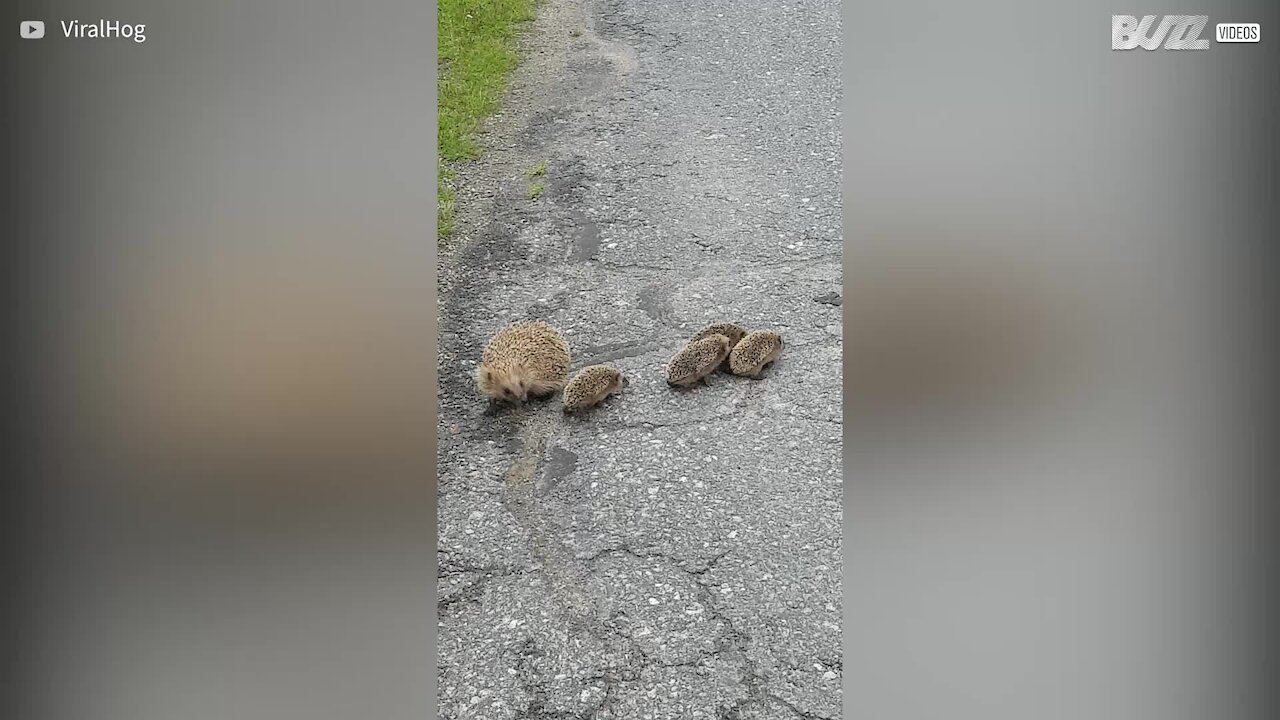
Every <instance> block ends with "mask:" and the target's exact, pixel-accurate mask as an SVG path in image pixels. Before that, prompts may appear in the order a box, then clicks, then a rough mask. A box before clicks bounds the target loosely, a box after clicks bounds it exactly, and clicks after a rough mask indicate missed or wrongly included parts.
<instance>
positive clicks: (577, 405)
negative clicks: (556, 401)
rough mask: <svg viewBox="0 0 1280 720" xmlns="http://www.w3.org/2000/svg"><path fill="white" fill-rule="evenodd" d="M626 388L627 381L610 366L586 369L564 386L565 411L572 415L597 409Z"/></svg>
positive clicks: (593, 366) (592, 366)
mask: <svg viewBox="0 0 1280 720" xmlns="http://www.w3.org/2000/svg"><path fill="white" fill-rule="evenodd" d="M626 386H627V379H626V378H625V377H623V376H622V373H620V372H618V371H617V370H614V369H613V368H611V367H609V366H608V365H591V366H588V367H584V368H582V370H580V371H578V374H577V375H574V376H573V379H572V380H570V381H569V384H568V385H565V386H564V411H565V412H567V413H572V412H579V411H582V410H587V409H589V408H592V407H595V406H596V405H598V404H600V403H601V402H603V401H604V399H605V398H607V397H609V396H610V395H612V394H614V393H620V392H622V389H623V388H624V387H626Z"/></svg>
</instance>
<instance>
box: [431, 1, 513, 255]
mask: <svg viewBox="0 0 1280 720" xmlns="http://www.w3.org/2000/svg"><path fill="white" fill-rule="evenodd" d="M537 4H538V0H439V2H438V4H437V13H438V14H437V31H438V32H437V38H438V40H439V55H438V57H437V63H438V69H439V72H438V78H439V81H438V85H437V88H438V95H437V101H438V107H439V109H438V111H437V117H438V122H439V136H438V138H437V142H438V144H439V151H440V161H441V163H442V164H447V163H455V162H459V161H465V160H473V159H475V158H477V157H479V155H480V152H481V147H480V146H479V144H478V143H477V142H476V137H475V133H476V130H477V129H478V128H479V127H480V121H481V120H483V119H484V118H485V117H488V116H489V115H491V114H493V112H494V111H495V110H497V109H498V104H499V102H500V101H501V99H502V95H503V93H504V92H506V89H507V82H508V79H509V78H510V76H511V71H512V70H515V68H516V64H517V62H518V60H519V58H518V56H517V53H516V42H517V39H518V33H519V31H520V29H521V25H522V24H523V23H526V22H528V21H530V20H532V19H533V18H534V12H535V9H536V7H537ZM446 167H447V165H446V166H445V167H442V168H441V170H440V173H439V176H438V178H437V186H438V187H437V192H436V198H437V200H438V202H439V208H440V210H439V217H438V220H439V234H440V235H441V236H445V235H448V234H449V232H451V231H452V228H453V206H454V192H453V190H452V188H450V187H449V186H448V185H447V181H448V180H449V179H450V177H451V173H450V171H449V170H447V169H446Z"/></svg>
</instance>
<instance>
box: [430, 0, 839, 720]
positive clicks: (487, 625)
mask: <svg viewBox="0 0 1280 720" xmlns="http://www.w3.org/2000/svg"><path fill="white" fill-rule="evenodd" d="M838 11H839V5H838V3H837V2H835V1H834V0H822V1H820V2H804V3H798V2H791V3H779V2H777V1H776V0H750V1H743V0H735V1H734V2H728V1H727V0H718V1H712V2H699V3H678V2H658V1H657V0H618V1H604V2H591V1H583V0H550V1H549V2H548V3H547V4H546V5H545V6H544V8H543V10H542V11H541V15H540V18H539V20H538V21H537V23H536V24H535V27H534V29H533V33H532V35H531V36H530V37H529V39H528V43H527V44H528V49H527V52H528V57H529V60H528V62H526V63H525V64H524V65H523V66H522V67H521V69H520V70H519V71H518V72H517V74H516V77H515V81H514V82H515V84H514V88H513V91H512V94H511V97H510V99H509V101H508V103H507V108H506V109H505V110H504V111H503V112H502V113H500V115H499V116H498V117H497V118H495V120H494V122H493V123H492V124H491V127H490V128H489V130H488V135H487V137H486V144H487V145H488V146H489V147H490V150H489V152H488V153H487V154H486V156H485V158H484V159H483V160H481V161H479V162H477V163H474V164H472V165H470V166H468V167H465V168H462V170H461V177H460V183H461V186H460V189H459V204H460V208H461V210H460V214H459V217H458V219H457V231H456V233H455V236H454V237H453V238H452V239H450V240H449V241H448V242H447V243H445V244H444V245H443V246H442V248H441V261H440V263H441V264H440V282H441V295H440V299H441V306H440V313H441V316H440V321H441V348H440V350H441V361H440V384H441V395H440V403H441V425H440V431H439V437H440V457H439V480H440V486H439V553H440V554H439V559H440V568H439V573H440V574H439V598H440V599H439V628H440V636H439V637H440V639H439V669H440V675H439V710H440V717H442V718H477V719H479V718H483V719H485V720H489V719H500V718H601V719H603V718H628V719H630V718H636V719H639V718H654V719H655V720H660V719H666V718H672V719H675V718H727V719H739V720H746V719H748V718H792V717H797V718H836V717H839V716H840V709H841V689H840V687H841V682H842V679H841V674H842V653H841V635H840V626H841V571H842V567H841V555H840V541H841V515H842V511H841V430H842V428H841V415H842V412H841V336H840V322H841V311H842V308H841V306H840V299H839V294H840V286H841V279H842V278H841V266H840V264H841V240H842V238H841V224H840V194H839V187H840V141H839V121H840V119H839V104H840V80H839V65H840V50H839V38H840V25H839V17H838ZM541 163H545V173H544V174H543V175H542V176H541V177H539V178H536V179H531V178H529V177H528V176H527V173H529V172H530V171H532V170H533V169H534V168H535V167H537V166H538V165H539V164H541ZM534 182H539V183H542V184H543V185H544V188H545V189H544V190H543V191H542V192H541V194H538V195H537V197H535V198H531V197H530V195H531V194H532V193H531V191H530V187H531V185H532V184H533V183H534ZM525 317H536V318H542V319H545V320H547V321H548V322H550V323H552V324H554V325H555V326H556V327H558V328H560V329H561V331H562V332H564V333H565V335H566V337H567V339H568V340H569V344H570V348H571V351H572V354H573V360H574V368H575V369H576V368H578V367H582V366H584V365H587V364H592V363H597V362H606V363H610V364H613V365H614V366H616V367H617V368H619V369H620V370H621V371H622V372H623V373H624V374H626V375H627V376H628V377H629V379H630V381H631V384H630V387H629V388H628V389H627V391H626V393H625V394H623V395H621V396H618V397H616V398H614V399H612V400H611V401H609V402H608V404H606V405H605V406H603V407H601V408H599V409H598V410H597V411H596V412H594V413H593V414H591V415H589V416H587V417H585V418H582V419H573V418H566V417H564V416H563V414H562V413H561V410H560V404H559V399H558V398H557V399H554V400H552V401H549V402H544V403H534V404H531V405H529V406H527V407H525V408H523V409H520V410H517V411H511V412H505V413H499V414H491V413H488V412H486V404H485V403H484V401H483V400H482V399H481V398H480V397H478V396H477V394H476V391H475V388H474V382H473V380H472V377H473V373H474V371H475V367H476V363H477V362H478V360H479V356H480V351H481V349H482V347H483V345H484V343H485V341H486V340H487V339H488V338H489V337H490V336H491V335H492V334H493V333H494V332H495V331H496V330H498V329H499V328H500V327H502V326H503V325H504V324H506V323H507V322H509V321H511V320H514V319H518V318H525ZM718 320H732V321H736V322H740V323H742V324H744V325H746V326H747V327H749V328H753V329H754V328H759V329H774V330H777V331H780V332H781V333H782V334H783V336H784V338H785V339H786V347H785V349H784V352H783V355H782V358H781V359H780V360H779V362H778V363H777V364H776V365H775V366H774V368H773V369H772V371H771V372H770V373H769V374H768V375H767V377H766V378H765V379H762V380H754V381H753V380H749V379H744V378H736V377H731V376H727V375H723V374H717V375H715V376H713V378H712V383H711V386H710V387H702V388H695V389H693V390H690V391H683V392H682V391H676V390H672V389H670V388H668V387H667V386H666V384H665V381H664V376H663V368H664V364H665V362H666V361H667V359H668V358H669V357H670V356H671V355H672V354H673V353H674V352H675V351H676V350H678V349H679V348H680V347H681V345H682V344H683V343H684V342H685V341H686V340H687V339H688V338H689V337H690V336H691V335H693V334H694V333H695V332H697V331H698V330H699V329H701V327H702V326H703V325H704V324H706V323H708V322H712V321H718Z"/></svg>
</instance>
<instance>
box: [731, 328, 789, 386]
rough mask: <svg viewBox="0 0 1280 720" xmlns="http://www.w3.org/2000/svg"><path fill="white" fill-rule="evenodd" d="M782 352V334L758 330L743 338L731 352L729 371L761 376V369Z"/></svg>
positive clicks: (756, 376) (755, 376)
mask: <svg viewBox="0 0 1280 720" xmlns="http://www.w3.org/2000/svg"><path fill="white" fill-rule="evenodd" d="M781 354H782V336H781V335H779V334H778V333H776V332H772V331H770V330H757V331H755V332H753V333H748V334H747V336H746V337H744V338H742V341H741V342H739V343H738V344H737V345H736V346H735V347H734V348H733V352H732V353H730V354H729V371H730V372H732V373H733V374H734V375H742V376H744V377H754V378H758V377H760V371H762V370H764V368H765V366H766V365H768V364H769V363H771V362H773V361H774V360H777V359H778V356H779V355H781Z"/></svg>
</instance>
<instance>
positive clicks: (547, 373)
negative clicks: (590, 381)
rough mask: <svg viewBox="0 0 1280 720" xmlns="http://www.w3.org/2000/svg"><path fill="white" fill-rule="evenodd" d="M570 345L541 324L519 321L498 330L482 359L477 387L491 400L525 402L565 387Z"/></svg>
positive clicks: (548, 327)
mask: <svg viewBox="0 0 1280 720" xmlns="http://www.w3.org/2000/svg"><path fill="white" fill-rule="evenodd" d="M568 374H569V344H568V343H567V342H565V340H564V337H562V336H561V335H560V332H559V331H558V330H556V329H555V328H553V327H551V326H550V325H548V324H546V323H545V322H542V321H541V320H518V321H516V322H514V323H511V324H510V325H508V326H507V327H505V328H503V329H502V330H499V331H498V333H497V334H496V335H494V336H493V339H491V340H490V341H489V344H488V345H486V346H485V348H484V354H483V355H481V357H480V369H479V370H477V371H476V385H477V387H479V389H480V392H481V393H484V394H485V395H487V396H489V398H491V399H492V400H500V401H506V402H512V403H520V402H525V401H526V400H528V399H529V398H530V397H535V398H538V397H548V396H550V395H553V394H555V392H556V391H557V390H559V389H561V388H563V387H564V384H565V379H566V378H567V377H568Z"/></svg>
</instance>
